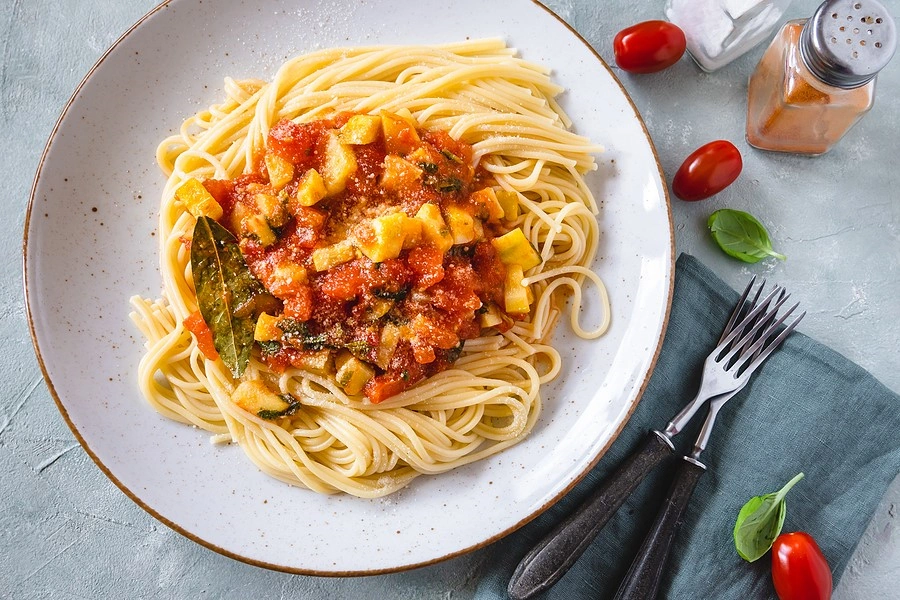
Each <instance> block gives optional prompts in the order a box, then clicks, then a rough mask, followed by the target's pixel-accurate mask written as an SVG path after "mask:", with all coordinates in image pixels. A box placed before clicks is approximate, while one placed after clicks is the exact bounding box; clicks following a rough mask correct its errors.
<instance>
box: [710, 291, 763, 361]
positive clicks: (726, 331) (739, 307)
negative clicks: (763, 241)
mask: <svg viewBox="0 0 900 600" xmlns="http://www.w3.org/2000/svg"><path fill="white" fill-rule="evenodd" d="M754 283H756V275H754V276H753V277H751V278H750V283H748V284H747V287H746V288H744V293H743V294H741V297H740V299H739V300H738V301H737V304H735V305H734V310H733V311H732V312H731V318H730V319H728V323H727V324H726V325H725V329H723V330H722V335H721V336H719V341H718V342H716V345H717V346H718V345H719V344H721V343H722V340H723V339H725V336H726V335H728V334H729V333H731V330H732V328H733V327H734V324H735V322H737V320H738V315H739V314H740V313H741V312H742V311H743V310H744V301H745V300H746V299H747V296H749V295H750V290H751V289H753V284H754ZM765 286H766V280H765V279H763V280H762V285H761V286H760V287H759V289H758V290H756V297H755V298H754V299H753V302H751V303H750V306H754V305H755V304H756V301H757V300H759V293H760V292H761V291H762V289H763V288H764V287H765Z"/></svg>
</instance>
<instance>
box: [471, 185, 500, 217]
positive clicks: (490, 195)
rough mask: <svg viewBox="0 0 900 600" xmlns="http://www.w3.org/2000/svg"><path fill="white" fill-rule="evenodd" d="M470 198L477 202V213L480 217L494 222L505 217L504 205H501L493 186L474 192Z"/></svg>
mask: <svg viewBox="0 0 900 600" xmlns="http://www.w3.org/2000/svg"><path fill="white" fill-rule="evenodd" d="M469 198H470V199H471V200H472V202H474V203H475V215H476V216H477V217H478V218H480V219H483V220H485V221H490V222H492V223H496V222H497V221H499V220H500V219H502V218H503V215H504V211H503V207H502V206H500V202H499V201H498V200H497V194H496V193H495V192H494V189H493V188H484V189H481V190H478V191H477V192H473V193H472V194H471V195H470V196H469Z"/></svg>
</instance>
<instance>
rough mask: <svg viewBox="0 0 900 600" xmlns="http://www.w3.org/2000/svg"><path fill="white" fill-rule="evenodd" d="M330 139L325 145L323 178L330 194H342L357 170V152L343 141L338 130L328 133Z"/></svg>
mask: <svg viewBox="0 0 900 600" xmlns="http://www.w3.org/2000/svg"><path fill="white" fill-rule="evenodd" d="M326 135H327V136H328V140H327V142H326V146H325V164H324V165H323V167H322V180H323V181H324V182H325V189H326V190H328V195H329V196H334V195H335V194H340V193H341V192H343V191H344V188H345V187H347V180H348V179H349V178H350V176H351V175H353V173H355V172H356V154H354V153H353V148H351V147H350V146H347V145H346V144H342V143H341V138H340V136H339V135H338V133H337V132H336V131H328V132H327V133H326Z"/></svg>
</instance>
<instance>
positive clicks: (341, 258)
mask: <svg viewBox="0 0 900 600" xmlns="http://www.w3.org/2000/svg"><path fill="white" fill-rule="evenodd" d="M355 257H356V250H355V249H354V248H353V244H351V243H350V241H349V240H342V241H340V242H338V243H336V244H332V245H330V246H326V247H324V248H316V249H315V250H313V253H312V260H313V266H315V267H316V271H327V270H328V269H330V268H331V267H336V266H337V265H340V264H343V263H345V262H347V261H350V260H353V258H355Z"/></svg>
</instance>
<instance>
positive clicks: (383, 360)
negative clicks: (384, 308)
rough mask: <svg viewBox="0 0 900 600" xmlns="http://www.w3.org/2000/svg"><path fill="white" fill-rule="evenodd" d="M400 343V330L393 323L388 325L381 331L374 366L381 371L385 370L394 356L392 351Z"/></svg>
mask: <svg viewBox="0 0 900 600" xmlns="http://www.w3.org/2000/svg"><path fill="white" fill-rule="evenodd" d="M399 343H400V328H399V327H397V326H396V325H394V324H393V323H388V324H387V325H385V326H384V328H383V329H382V330H381V340H380V341H379V342H378V349H377V350H376V353H375V364H377V365H378V366H379V367H381V368H382V369H387V368H388V365H389V364H390V362H391V357H392V356H394V351H395V350H396V349H397V345H398V344H399Z"/></svg>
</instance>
